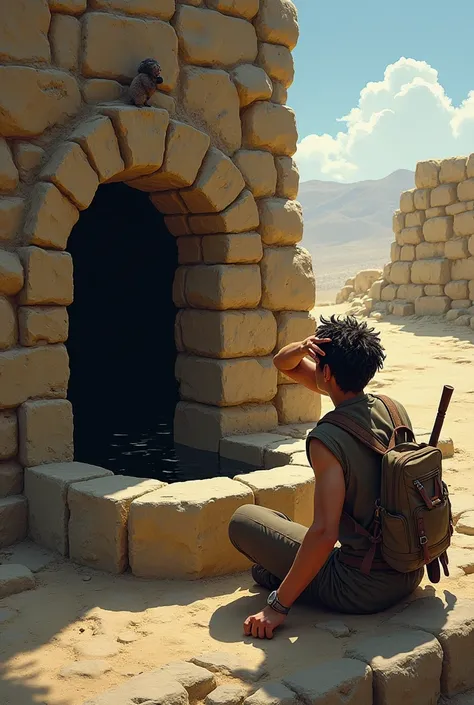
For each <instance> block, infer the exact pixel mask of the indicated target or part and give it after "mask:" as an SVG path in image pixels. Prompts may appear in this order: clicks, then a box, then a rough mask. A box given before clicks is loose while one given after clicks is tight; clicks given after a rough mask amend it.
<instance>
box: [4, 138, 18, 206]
mask: <svg viewBox="0 0 474 705" xmlns="http://www.w3.org/2000/svg"><path fill="white" fill-rule="evenodd" d="M18 180H19V175H18V169H17V168H16V166H15V163H14V161H13V158H12V154H11V152H10V147H9V146H8V144H7V142H6V140H4V139H3V138H0V192H2V193H9V192H11V191H14V190H15V189H16V187H17V186H18Z"/></svg>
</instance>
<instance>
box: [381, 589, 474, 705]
mask: <svg viewBox="0 0 474 705" xmlns="http://www.w3.org/2000/svg"><path fill="white" fill-rule="evenodd" d="M389 623H391V624H393V625H394V626H397V627H398V626H399V625H401V626H404V627H409V628H411V629H422V630H423V631H425V632H428V633H429V634H433V635H434V636H435V637H436V638H437V639H438V641H439V643H440V644H441V647H442V649H443V653H444V660H443V669H442V673H441V692H442V693H443V694H444V695H448V696H452V695H456V693H460V692H464V691H465V690H469V688H473V687H474V672H473V669H472V659H471V657H470V654H471V653H472V649H473V647H474V611H473V602H472V601H471V600H464V599H461V598H458V599H457V600H455V601H454V602H453V603H452V604H449V607H448V606H447V605H445V604H444V603H443V601H442V600H440V599H439V597H427V598H424V599H420V600H415V601H414V602H412V603H411V604H410V605H409V606H408V607H406V608H405V609H404V610H403V611H402V612H401V613H400V614H398V615H396V616H395V617H392V618H391V619H390V620H389Z"/></svg>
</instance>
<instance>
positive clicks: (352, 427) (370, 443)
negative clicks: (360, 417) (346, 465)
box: [318, 411, 388, 455]
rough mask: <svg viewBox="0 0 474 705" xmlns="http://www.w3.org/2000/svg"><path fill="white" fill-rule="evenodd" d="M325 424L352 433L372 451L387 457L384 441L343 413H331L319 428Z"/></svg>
mask: <svg viewBox="0 0 474 705" xmlns="http://www.w3.org/2000/svg"><path fill="white" fill-rule="evenodd" d="M323 423H330V424H332V425H333V426H338V427H339V428H342V429H343V430H344V431H347V433H350V434H351V436H354V437H355V438H357V440H359V441H360V442H361V443H364V445H366V446H367V447H368V448H370V449H371V450H374V451H375V452H376V453H378V454H379V455H385V453H386V452H387V450H388V447H387V446H386V445H385V443H382V441H381V440H379V439H378V438H377V436H376V435H375V433H373V432H372V431H370V430H369V429H368V428H365V427H364V426H362V425H361V424H359V423H358V422H357V421H354V419H353V418H352V417H350V416H348V415H347V414H344V413H343V412H342V411H330V412H329V413H327V414H326V415H325V416H323V418H322V419H321V420H320V421H319V423H318V426H319V424H323Z"/></svg>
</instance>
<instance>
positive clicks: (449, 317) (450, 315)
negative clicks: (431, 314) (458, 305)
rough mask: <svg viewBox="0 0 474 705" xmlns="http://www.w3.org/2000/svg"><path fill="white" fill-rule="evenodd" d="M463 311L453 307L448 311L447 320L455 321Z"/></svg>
mask: <svg viewBox="0 0 474 705" xmlns="http://www.w3.org/2000/svg"><path fill="white" fill-rule="evenodd" d="M461 313H462V312H461V311H460V310H457V309H451V310H450V311H448V312H447V313H446V320H447V321H455V320H456V318H459V316H460V315H461Z"/></svg>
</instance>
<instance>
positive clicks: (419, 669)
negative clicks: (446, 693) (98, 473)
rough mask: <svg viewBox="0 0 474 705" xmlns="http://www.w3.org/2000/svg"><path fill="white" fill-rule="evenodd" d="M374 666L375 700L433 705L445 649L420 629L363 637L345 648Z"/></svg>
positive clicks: (389, 704) (387, 704)
mask: <svg viewBox="0 0 474 705" xmlns="http://www.w3.org/2000/svg"><path fill="white" fill-rule="evenodd" d="M346 656H349V657H351V658H354V659H358V660H359V661H363V662H364V663H366V664H367V665H368V666H370V668H371V669H372V678H373V685H374V694H375V701H374V702H377V703H380V704H382V703H383V704H384V705H399V703H402V702H403V703H405V705H432V704H433V703H437V702H438V698H439V695H440V678H441V668H442V664H443V650H442V649H441V646H440V644H439V642H438V640H437V639H436V638H435V637H434V636H432V635H431V634H428V633H427V632H425V631H421V630H418V629H399V630H397V631H392V632H388V633H386V634H383V635H380V636H369V637H365V638H361V639H359V640H358V641H356V643H354V644H353V645H351V646H350V647H349V648H348V650H347V651H346Z"/></svg>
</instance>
